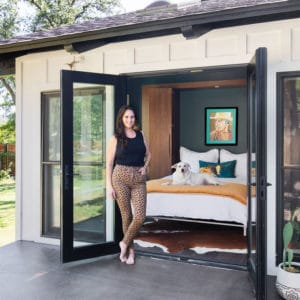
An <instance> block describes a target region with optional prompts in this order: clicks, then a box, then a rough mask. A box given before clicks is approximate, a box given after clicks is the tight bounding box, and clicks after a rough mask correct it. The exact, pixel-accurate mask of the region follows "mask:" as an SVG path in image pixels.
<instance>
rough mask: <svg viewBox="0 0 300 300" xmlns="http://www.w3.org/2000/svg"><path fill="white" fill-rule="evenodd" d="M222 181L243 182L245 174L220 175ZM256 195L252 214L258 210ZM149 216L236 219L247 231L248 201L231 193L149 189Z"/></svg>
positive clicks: (226, 220)
mask: <svg viewBox="0 0 300 300" xmlns="http://www.w3.org/2000/svg"><path fill="white" fill-rule="evenodd" d="M220 181H222V182H224V183H226V182H234V183H243V184H246V180H245V179H244V178H220ZM255 210H256V208H255V198H252V215H253V216H254V215H255V214H254V212H255ZM146 215H147V216H148V217H172V218H174V217H175V218H187V219H197V220H214V221H223V222H236V223H239V224H241V225H242V226H243V228H244V234H245V233H246V228H247V220H248V208H247V205H245V204H242V203H240V202H239V201H236V200H235V199H232V198H230V197H227V196H218V195H209V194H190V193H189V194H178V193H148V194H147V210H146Z"/></svg>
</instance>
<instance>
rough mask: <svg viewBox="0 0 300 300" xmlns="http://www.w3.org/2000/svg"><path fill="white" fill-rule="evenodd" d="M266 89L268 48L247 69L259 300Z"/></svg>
mask: <svg viewBox="0 0 300 300" xmlns="http://www.w3.org/2000/svg"><path fill="white" fill-rule="evenodd" d="M266 87H267V49H266V48H259V49H257V50H256V53H255V56H254V57H253V59H252V61H251V63H250V65H249V69H248V89H249V93H248V97H249V99H248V102H249V112H250V114H249V125H248V136H249V140H248V142H249V143H248V161H249V166H248V169H249V173H248V174H249V176H248V178H249V181H248V186H249V197H248V199H251V201H248V203H249V205H248V216H249V218H248V270H249V273H250V277H251V279H252V282H253V287H254V290H255V294H256V299H259V300H260V299H267V298H266V250H267V249H266V224H267V223H266V215H265V212H266V206H267V179H266V171H267V168H266V167H267V158H266V142H267V136H266V128H267V121H266V120H267V116H266V109H267V108H266V101H267V98H266Z"/></svg>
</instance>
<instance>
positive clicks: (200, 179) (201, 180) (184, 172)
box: [171, 161, 221, 185]
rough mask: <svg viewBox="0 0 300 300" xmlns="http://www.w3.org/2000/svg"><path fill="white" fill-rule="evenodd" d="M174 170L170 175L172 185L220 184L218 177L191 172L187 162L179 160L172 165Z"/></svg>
mask: <svg viewBox="0 0 300 300" xmlns="http://www.w3.org/2000/svg"><path fill="white" fill-rule="evenodd" d="M173 168H174V169H175V172H174V173H173V175H172V183H171V184H172V185H178V184H185V185H198V184H199V185H200V184H204V185H207V184H212V185H220V184H221V183H220V182H219V180H218V178H217V177H216V176H213V175H210V174H205V173H204V174H201V173H193V172H192V171H191V166H190V165H189V164H188V163H185V162H182V161H180V162H179V163H177V164H175V165H173V166H172V169H173Z"/></svg>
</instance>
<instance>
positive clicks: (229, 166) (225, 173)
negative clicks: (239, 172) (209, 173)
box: [218, 160, 236, 178]
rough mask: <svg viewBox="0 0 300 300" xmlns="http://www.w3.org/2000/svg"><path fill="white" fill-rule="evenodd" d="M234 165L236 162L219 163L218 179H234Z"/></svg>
mask: <svg viewBox="0 0 300 300" xmlns="http://www.w3.org/2000/svg"><path fill="white" fill-rule="evenodd" d="M235 165H236V160H231V161H225V162H221V163H220V170H219V172H218V177H222V178H235Z"/></svg>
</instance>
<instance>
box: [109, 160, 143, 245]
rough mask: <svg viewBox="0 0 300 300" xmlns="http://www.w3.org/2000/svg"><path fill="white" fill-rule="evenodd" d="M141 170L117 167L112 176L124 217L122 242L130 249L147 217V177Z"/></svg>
mask: <svg viewBox="0 0 300 300" xmlns="http://www.w3.org/2000/svg"><path fill="white" fill-rule="evenodd" d="M140 168H141V167H130V166H122V165H116V166H115V168H114V170H113V174H112V186H113V188H114V190H115V193H116V200H117V203H118V206H119V208H120V212H121V216H122V227H123V234H124V237H123V240H122V241H123V242H124V243H125V244H126V245H128V246H129V247H132V245H133V239H134V237H135V236H136V235H137V233H138V231H139V229H140V227H141V225H142V224H143V222H144V220H145V216H146V175H142V174H141V173H140V172H139V171H138V170H139V169H140Z"/></svg>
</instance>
